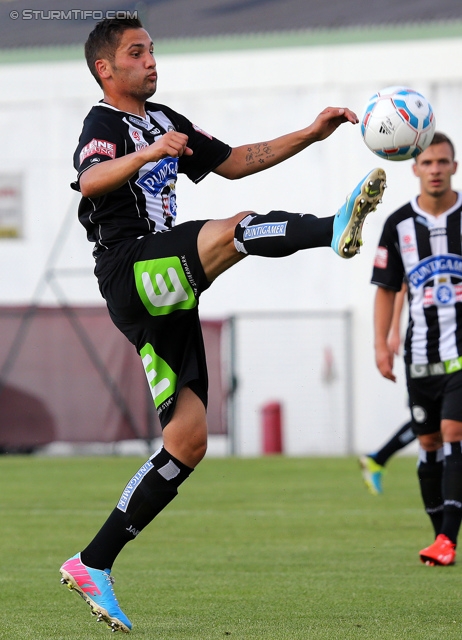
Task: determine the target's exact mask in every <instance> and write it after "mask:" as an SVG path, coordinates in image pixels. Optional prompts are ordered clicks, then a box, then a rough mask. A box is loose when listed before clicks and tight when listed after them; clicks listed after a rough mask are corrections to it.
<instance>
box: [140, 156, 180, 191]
mask: <svg viewBox="0 0 462 640" xmlns="http://www.w3.org/2000/svg"><path fill="white" fill-rule="evenodd" d="M177 174H178V158H164V159H163V160H160V161H159V162H157V163H156V164H155V166H154V167H153V168H152V169H150V170H149V171H146V173H145V174H143V175H142V176H141V177H140V178H138V180H137V181H136V184H137V185H139V186H140V187H141V188H142V189H144V190H145V191H147V192H148V193H150V194H151V195H153V196H157V195H158V194H159V193H160V192H161V191H162V189H163V188H164V187H165V186H166V185H167V184H168V183H169V182H172V180H173V181H175V180H176V177H177Z"/></svg>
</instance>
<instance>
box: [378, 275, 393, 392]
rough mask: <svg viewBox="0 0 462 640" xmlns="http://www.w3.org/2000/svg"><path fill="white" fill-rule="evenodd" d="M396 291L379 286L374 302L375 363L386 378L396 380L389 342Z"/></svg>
mask: <svg viewBox="0 0 462 640" xmlns="http://www.w3.org/2000/svg"><path fill="white" fill-rule="evenodd" d="M395 295H396V292H395V291H392V290H390V289H385V288H384V287H377V292H376V294H375V302H374V334H375V339H374V348H375V363H376V365H377V368H378V370H379V371H380V373H381V374H382V375H383V377H384V378H387V379H388V380H391V381H392V382H396V376H395V375H394V373H393V360H394V353H393V349H391V348H390V345H389V344H388V335H389V333H390V327H391V322H392V318H393V309H394V302H395Z"/></svg>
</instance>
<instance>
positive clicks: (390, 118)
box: [361, 86, 436, 160]
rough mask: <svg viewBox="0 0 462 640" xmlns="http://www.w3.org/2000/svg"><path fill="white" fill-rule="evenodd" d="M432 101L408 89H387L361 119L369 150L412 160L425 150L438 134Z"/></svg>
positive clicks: (376, 97) (371, 104)
mask: <svg viewBox="0 0 462 640" xmlns="http://www.w3.org/2000/svg"><path fill="white" fill-rule="evenodd" d="M435 126H436V122H435V116H434V113H433V109H432V107H431V105H430V103H429V102H428V100H427V99H426V98H425V97H424V96H423V95H422V94H421V93H418V92H417V91H414V90H413V89H409V88H408V87H398V86H397V87H387V88H386V89H383V90H382V91H378V92H377V93H375V94H374V95H373V96H372V97H371V98H370V99H369V101H368V103H367V105H366V108H365V110H364V114H363V116H362V118H361V135H362V137H363V140H364V142H365V143H366V145H367V147H368V148H369V149H370V150H371V151H373V152H374V153H375V154H377V155H378V156H380V157H381V158H386V159H387V160H409V159H410V158H415V157H416V156H417V155H419V153H421V152H422V151H424V149H426V148H427V147H428V145H429V144H430V142H431V141H432V138H433V135H434V133H435Z"/></svg>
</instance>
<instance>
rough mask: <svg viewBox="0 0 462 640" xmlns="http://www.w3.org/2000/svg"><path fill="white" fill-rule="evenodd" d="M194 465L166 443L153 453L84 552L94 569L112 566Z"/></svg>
mask: <svg viewBox="0 0 462 640" xmlns="http://www.w3.org/2000/svg"><path fill="white" fill-rule="evenodd" d="M191 472H192V469H190V468H189V467H187V466H186V465H185V464H183V463H182V462H180V461H179V460H177V459H176V458H174V457H173V456H171V455H170V454H169V453H168V451H166V450H165V449H164V448H163V447H162V448H161V449H159V451H157V452H156V453H154V455H152V456H151V457H150V458H149V460H148V461H147V462H145V464H144V465H143V466H142V467H141V468H140V469H139V470H138V471H137V473H136V474H135V475H134V476H133V478H132V479H131V480H130V482H129V483H128V484H127V486H126V487H125V489H124V491H123V493H122V495H121V497H120V500H119V503H118V504H117V507H116V508H115V509H114V511H113V512H112V513H111V514H110V516H109V518H108V519H107V520H106V522H105V523H104V524H103V526H102V527H101V529H100V530H99V532H98V533H97V534H96V536H95V537H94V538H93V540H92V541H91V542H90V544H89V545H88V546H87V547H86V548H85V549H84V550H83V551H82V553H81V554H80V557H81V560H82V562H83V563H84V564H85V565H87V566H88V567H92V568H93V569H101V570H104V569H111V568H112V565H113V563H114V561H115V559H116V557H117V556H118V554H119V553H120V551H121V550H122V548H123V547H124V546H125V545H126V544H127V542H129V541H130V540H133V539H134V538H136V536H137V535H138V534H139V533H140V531H142V529H144V528H145V527H146V526H147V525H148V524H149V523H150V522H151V521H152V520H153V519H154V518H155V517H156V515H157V514H158V513H160V512H161V511H162V509H164V508H165V507H166V506H167V505H168V504H169V502H171V501H172V500H173V498H174V497H175V496H176V495H177V493H178V487H179V486H180V484H181V483H182V482H184V480H186V478H187V477H188V476H189V475H190V473H191Z"/></svg>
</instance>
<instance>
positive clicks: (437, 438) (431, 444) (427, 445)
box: [419, 431, 443, 451]
mask: <svg viewBox="0 0 462 640" xmlns="http://www.w3.org/2000/svg"><path fill="white" fill-rule="evenodd" d="M419 443H420V446H421V447H422V449H423V450H424V451H437V450H438V449H440V448H441V447H442V446H443V439H442V437H441V432H440V431H436V432H435V433H427V434H425V435H420V436H419Z"/></svg>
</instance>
